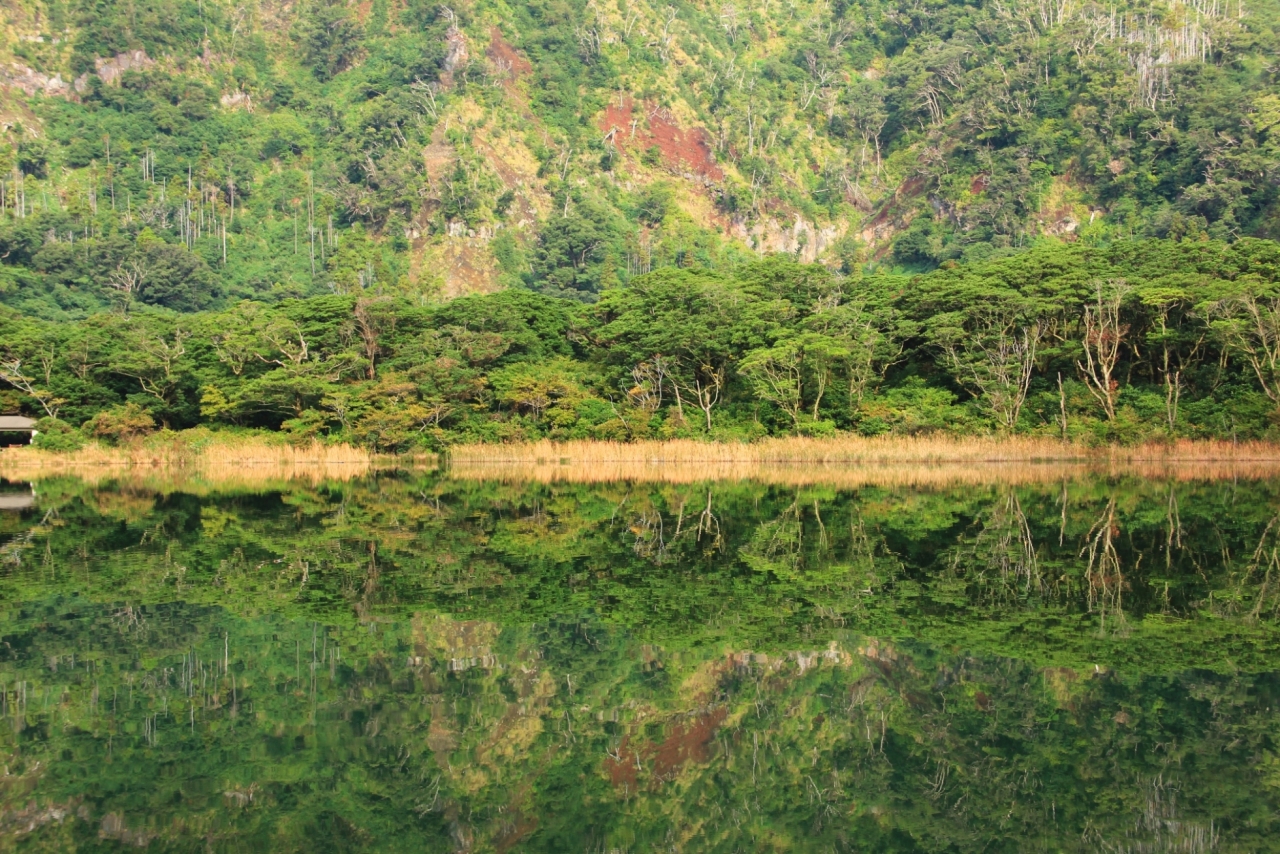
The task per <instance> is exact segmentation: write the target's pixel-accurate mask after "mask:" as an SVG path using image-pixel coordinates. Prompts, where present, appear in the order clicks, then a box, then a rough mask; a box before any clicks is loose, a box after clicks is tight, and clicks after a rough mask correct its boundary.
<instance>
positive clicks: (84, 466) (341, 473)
mask: <svg viewBox="0 0 1280 854" xmlns="http://www.w3.org/2000/svg"><path fill="white" fill-rule="evenodd" d="M374 464H375V461H374V458H373V457H372V456H371V455H370V454H369V453H368V452H367V451H365V450H363V449H361V448H355V447H352V446H350V445H322V444H320V443H318V442H317V443H312V444H309V445H288V444H284V443H282V442H279V441H271V440H269V439H267V438H265V437H258V436H240V435H236V436H229V437H226V438H222V437H216V436H214V437H208V438H205V439H203V440H202V441H199V442H190V441H186V440H184V439H183V438H181V437H179V438H173V439H169V440H167V441H166V440H163V439H161V440H159V441H157V440H151V441H147V442H139V443H135V444H131V445H125V446H120V447H110V446H106V445H102V444H99V443H96V442H91V443H89V444H87V445H85V446H84V447H83V448H80V449H79V450H77V451H72V452H67V453H57V452H51V451H42V450H40V449H38V448H30V447H19V448H5V449H3V450H0V477H5V478H8V479H13V480H19V479H20V480H32V479H40V478H44V477H51V476H57V475H68V474H71V475H75V476H77V477H79V478H81V479H82V480H88V481H101V480H107V479H113V480H119V479H125V480H130V481H137V480H151V481H156V482H157V483H177V482H179V481H181V482H192V483H196V482H208V483H210V484H218V485H220V486H228V487H235V486H245V487H251V486H262V485H266V484H268V483H272V482H277V481H291V480H305V481H307V482H310V483H319V482H321V481H325V480H349V479H351V478H354V477H359V476H361V475H364V474H367V473H368V472H369V471H370V470H371V469H372V468H373V467H374Z"/></svg>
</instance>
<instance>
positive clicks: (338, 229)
mask: <svg viewBox="0 0 1280 854" xmlns="http://www.w3.org/2000/svg"><path fill="white" fill-rule="evenodd" d="M4 19H5V30H4V32H3V39H2V41H3V44H0V92H2V94H0V115H2V119H0V121H2V123H3V126H4V136H3V138H4V144H3V147H0V172H3V173H4V174H5V175H6V176H7V177H6V179H5V180H4V187H3V196H4V202H5V209H6V217H5V218H4V220H3V225H2V226H0V255H2V256H4V257H3V261H2V263H0V299H3V300H4V301H5V302H7V303H9V304H11V305H14V306H16V307H20V308H21V309H23V310H24V311H27V312H29V313H34V314H42V315H47V316H61V315H65V314H72V315H78V314H84V313H89V312H93V311H96V310H99V309H101V308H102V307H104V306H105V305H106V304H108V303H109V302H110V300H111V299H112V298H113V297H114V296H118V295H119V294H120V293H121V292H125V293H126V294H128V291H129V289H130V287H131V286H130V284H129V281H130V279H131V278H134V279H138V280H139V281H138V283H136V287H135V290H136V292H137V293H136V297H137V298H138V299H140V300H142V301H144V302H151V303H155V304H161V305H167V306H170V307H172V308H177V309H180V310H185V309H191V308H200V307H205V306H208V305H211V304H217V303H222V302H226V301H228V300H234V299H238V298H257V299H268V300H273V299H278V298H281V297H284V296H292V295H305V294H313V293H323V292H328V291H330V290H334V291H339V292H346V291H351V290H358V289H363V288H377V289H384V290H395V291H398V292H401V293H408V294H411V295H414V296H415V298H418V299H423V300H428V299H434V298H437V297H438V296H441V295H444V296H452V295H456V294H459V293H465V292H469V291H475V290H481V291H483V290H492V289H495V288H499V287H503V286H509V285H515V284H522V285H527V286H530V287H533V288H536V289H539V290H543V291H545V292H547V293H553V294H561V295H566V296H570V297H573V298H577V299H585V300H593V299H594V298H595V295H596V294H597V293H598V292H599V291H600V290H601V289H602V288H604V287H607V286H609V285H610V284H613V283H617V282H622V281H626V280H627V279H629V278H630V277H631V276H632V275H634V274H636V273H639V272H644V271H647V270H649V269H653V268H654V267H660V266H665V265H685V266H687V265H691V264H696V265H703V266H713V267H714V266H723V265H726V264H732V263H734V262H735V261H736V260H739V259H742V258H745V257H749V256H751V255H753V254H755V253H757V252H772V251H780V252H788V253H792V254H794V255H796V256H797V257H799V258H800V259H802V260H806V261H814V260H818V261H823V262H825V263H828V264H831V265H834V266H839V267H843V268H845V269H851V268H853V267H858V266H861V265H865V264H869V263H870V264H880V265H885V264H887V265H890V266H901V267H906V268H915V269H919V268H927V267H930V266H934V265H937V264H939V263H943V262H946V261H948V260H950V259H964V260H978V259H981V258H984V257H989V256H992V255H1000V254H1004V253H1008V252H1012V251H1017V250H1018V249H1020V248H1022V247H1024V246H1026V245H1028V244H1029V243H1030V242H1032V241H1035V240H1037V239H1041V238H1045V237H1057V238H1061V239H1068V240H1075V239H1082V240H1086V241H1091V242H1105V241H1107V240H1110V239H1112V238H1115V237H1128V236H1144V235H1154V236H1162V237H1164V236H1168V237H1175V238H1177V237H1200V236H1202V235H1206V236H1211V237H1215V238H1221V239H1231V238H1234V237H1237V236H1241V235H1257V236H1276V235H1277V234H1280V217H1278V216H1277V209H1276V204H1277V188H1276V180H1277V164H1278V163H1280V151H1277V139H1276V137H1277V136H1278V135H1280V130H1276V128H1277V127H1278V126H1280V88H1278V87H1277V84H1276V80H1275V69H1274V67H1273V60H1272V57H1274V55H1275V54H1276V50H1277V47H1278V45H1277V38H1276V34H1275V22H1276V21H1277V20H1280V13H1278V12H1277V9H1276V5H1275V4H1274V2H1271V0H1254V2H1240V3H1223V2H1222V0H1218V2H1214V0H1194V1H1193V2H1191V3H1183V2H1172V3H1168V4H1163V3H1152V2H1145V0H1144V2H1133V3H1128V4H1121V5H1118V6H1114V7H1104V6H1101V5H1097V4H1091V3H1078V2H1077V3H1072V2H1049V0H1040V2H1030V0H1016V2H1011V3H1009V2H975V3H955V2H911V0H899V1H898V2H869V3H865V4H860V5H853V4H849V3H845V2H835V3H828V2H818V3H810V2H796V3H791V4H784V3H781V2H777V0H767V2H763V3H761V4H759V5H756V6H748V5H745V4H743V5H738V4H735V3H710V4H694V3H676V4H659V3H644V2H632V0H617V2H611V0H599V2H598V0H590V2H585V3H583V2H576V1H575V2H560V0H534V2H529V3H521V4H508V3H503V2H494V0H476V2H468V3H464V4H457V5H451V6H445V5H435V4H430V3H425V2H390V0H372V2H365V3H360V4H351V5H347V4H343V3H340V2H338V3H325V2H316V3H278V2H247V3H231V2H222V0H208V2H205V0H196V2H175V0H144V2H130V3H116V2H106V1H105V0H102V2H95V3H89V2H85V0H81V2H72V3H65V2H46V1H45V0H37V1H36V2H33V0H9V2H7V3H6V5H5V14H4ZM73 247H74V248H73ZM188 256H189V257H188ZM129 296H130V298H133V295H129Z"/></svg>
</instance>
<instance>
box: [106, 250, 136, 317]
mask: <svg viewBox="0 0 1280 854" xmlns="http://www.w3.org/2000/svg"><path fill="white" fill-rule="evenodd" d="M145 281H146V270H145V268H144V266H143V264H142V262H141V261H140V260H139V259H137V258H131V259H129V260H128V261H121V262H120V264H119V265H118V266H117V267H116V268H115V269H114V270H112V271H111V275H110V276H109V277H108V278H107V287H109V288H110V289H111V291H112V293H114V294H115V297H116V300H117V301H118V302H119V303H120V313H121V314H125V315H127V314H128V313H129V307H130V306H131V305H133V301H134V300H135V299H137V298H138V294H139V293H140V292H141V291H142V285H143V283H144V282H145Z"/></svg>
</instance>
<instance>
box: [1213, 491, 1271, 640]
mask: <svg viewBox="0 0 1280 854" xmlns="http://www.w3.org/2000/svg"><path fill="white" fill-rule="evenodd" d="M1212 603H1213V611H1214V612H1215V613H1217V614H1220V615H1222V616H1233V617H1243V618H1244V619H1245V620H1247V621H1248V622H1251V623H1256V622H1258V621H1260V620H1275V619H1276V618H1277V617H1280V516H1276V517H1274V518H1272V519H1271V521H1270V522H1268V523H1267V526H1266V528H1265V529H1263V531H1262V534H1261V535H1260V536H1259V537H1258V543H1257V545H1256V546H1255V547H1254V549H1253V552H1252V554H1251V555H1250V557H1249V561H1248V563H1246V564H1245V565H1244V566H1243V567H1242V568H1241V569H1240V570H1239V571H1235V572H1232V573H1231V574H1230V576H1229V579H1228V584H1227V586H1226V588H1225V589H1223V590H1220V591H1216V592H1215V593H1214V595H1213V597H1212Z"/></svg>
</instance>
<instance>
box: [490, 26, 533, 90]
mask: <svg viewBox="0 0 1280 854" xmlns="http://www.w3.org/2000/svg"><path fill="white" fill-rule="evenodd" d="M484 55H485V56H487V57H489V61H490V62H492V63H493V64H494V65H497V66H499V67H500V68H503V69H505V70H506V71H505V77H506V81H507V84H508V85H510V84H512V83H515V82H516V81H517V80H519V79H520V78H521V77H523V76H524V75H526V74H528V73H530V72H531V71H533V65H531V64H530V62H529V60H527V59H525V58H524V57H523V56H521V55H520V52H519V51H518V50H516V49H515V48H514V47H513V46H512V45H511V43H510V42H508V41H507V40H506V39H505V38H503V37H502V30H500V29H498V28H497V27H493V28H492V29H490V30H489V47H488V48H486V49H485V52H484Z"/></svg>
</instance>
